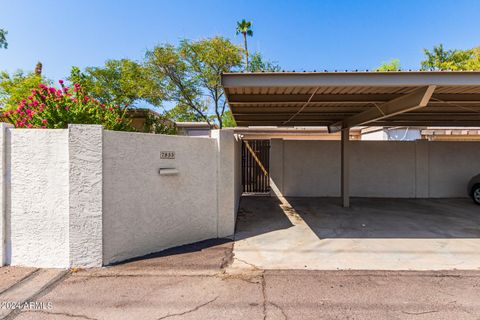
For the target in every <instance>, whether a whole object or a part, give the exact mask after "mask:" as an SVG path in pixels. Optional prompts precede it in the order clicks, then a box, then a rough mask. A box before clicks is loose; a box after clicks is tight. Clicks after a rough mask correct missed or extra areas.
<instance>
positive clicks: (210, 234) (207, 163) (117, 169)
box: [0, 124, 241, 268]
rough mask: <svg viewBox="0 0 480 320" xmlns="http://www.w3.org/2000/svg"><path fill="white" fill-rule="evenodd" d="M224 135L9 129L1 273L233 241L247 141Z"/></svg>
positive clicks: (0, 200)
mask: <svg viewBox="0 0 480 320" xmlns="http://www.w3.org/2000/svg"><path fill="white" fill-rule="evenodd" d="M215 136H216V137H215V138H197V137H178V136H163V135H154V134H138V133H130V132H113V131H104V130H103V129H102V127H101V126H95V125H71V126H69V128H68V129H65V130H44V129H12V128H8V127H7V125H5V124H2V125H1V126H0V172H2V174H1V179H0V183H1V188H0V190H1V194H2V196H1V197H0V205H1V210H0V239H1V241H0V254H1V258H2V259H1V261H0V265H4V264H10V265H19V266H30V267H49V268H53V267H58V268H67V267H98V266H101V265H104V264H109V263H112V262H117V261H121V260H125V259H129V258H133V257H137V256H141V255H145V254H148V253H151V252H158V251H161V250H163V249H166V248H170V247H174V246H179V245H183V244H188V243H193V242H196V241H200V240H205V239H209V238H217V237H226V236H232V235H233V233H234V227H235V215H236V211H237V209H238V204H239V199H240V195H241V185H240V184H241V168H240V163H241V161H240V141H239V140H238V139H237V137H236V136H235V135H234V134H233V130H225V131H223V130H222V131H218V132H216V134H215ZM161 151H171V152H174V153H175V157H174V159H161V158H160V153H161ZM161 168H163V169H167V171H168V173H172V172H173V173H174V174H168V175H164V174H161V173H163V172H164V171H165V170H162V171H160V172H159V169H161Z"/></svg>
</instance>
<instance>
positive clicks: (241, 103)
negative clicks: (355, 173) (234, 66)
mask: <svg viewBox="0 0 480 320" xmlns="http://www.w3.org/2000/svg"><path fill="white" fill-rule="evenodd" d="M222 86H223V88H224V90H225V95H226V99H227V102H228V104H229V106H230V109H231V110H232V113H233V117H234V118H235V121H236V122H237V125H238V126H328V129H329V132H338V131H341V133H342V134H341V137H342V139H341V195H342V203H343V206H344V207H348V206H349V205H350V195H349V183H350V179H349V170H350V169H349V168H350V165H349V153H350V151H349V149H350V148H349V144H350V143H349V131H350V128H352V127H355V126H365V125H368V126H425V127H427V126H429V127H433V126H457V127H468V126H480V72H476V71H414V72H410V71H408V72H320V73H317V72H301V73H295V72H280V73H226V74H223V75H222Z"/></svg>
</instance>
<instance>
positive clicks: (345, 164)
mask: <svg viewBox="0 0 480 320" xmlns="http://www.w3.org/2000/svg"><path fill="white" fill-rule="evenodd" d="M349 145H350V128H346V129H343V130H342V142H341V148H342V151H341V152H342V160H341V171H342V174H341V180H342V181H341V193H342V206H343V207H344V208H348V207H350V154H349Z"/></svg>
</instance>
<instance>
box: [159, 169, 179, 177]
mask: <svg viewBox="0 0 480 320" xmlns="http://www.w3.org/2000/svg"><path fill="white" fill-rule="evenodd" d="M158 174H159V175H161V176H171V175H175V174H178V170H177V169H175V168H160V169H158Z"/></svg>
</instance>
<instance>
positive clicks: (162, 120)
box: [143, 113, 177, 135]
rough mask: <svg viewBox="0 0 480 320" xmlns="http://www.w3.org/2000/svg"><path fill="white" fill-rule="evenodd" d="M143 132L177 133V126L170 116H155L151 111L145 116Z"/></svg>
mask: <svg viewBox="0 0 480 320" xmlns="http://www.w3.org/2000/svg"><path fill="white" fill-rule="evenodd" d="M143 132H150V133H156V134H172V135H174V134H176V133H177V128H176V127H175V125H174V123H173V122H172V121H170V120H169V119H168V118H166V117H161V116H160V117H159V116H154V115H153V114H151V113H147V114H146V116H145V124H144V126H143Z"/></svg>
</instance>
